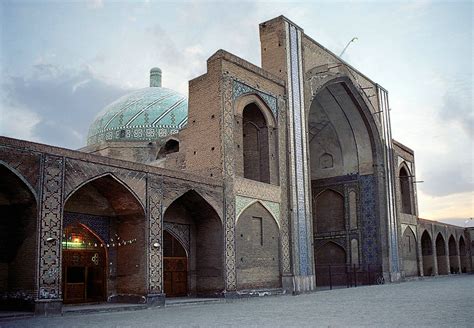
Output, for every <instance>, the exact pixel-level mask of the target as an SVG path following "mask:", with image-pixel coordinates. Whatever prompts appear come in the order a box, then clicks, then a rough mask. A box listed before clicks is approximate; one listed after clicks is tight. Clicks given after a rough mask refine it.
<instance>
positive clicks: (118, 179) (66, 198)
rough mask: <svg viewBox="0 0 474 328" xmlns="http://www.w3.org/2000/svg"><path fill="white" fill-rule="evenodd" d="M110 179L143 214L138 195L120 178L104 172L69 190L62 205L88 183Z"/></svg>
mask: <svg viewBox="0 0 474 328" xmlns="http://www.w3.org/2000/svg"><path fill="white" fill-rule="evenodd" d="M107 177H109V178H111V179H113V180H114V181H115V182H117V183H119V184H120V185H121V186H122V187H123V188H125V189H126V190H127V191H128V192H129V193H130V194H131V195H132V196H133V197H134V198H135V200H136V201H137V202H138V203H139V204H140V206H141V208H142V210H143V212H145V206H144V204H143V203H142V201H141V200H140V197H138V195H137V194H136V193H135V192H134V191H133V190H132V189H131V188H130V187H129V186H128V185H127V184H126V183H125V182H124V181H122V180H121V179H120V178H118V177H117V176H116V175H115V174H113V173H112V172H106V173H102V174H99V175H97V176H94V177H92V178H89V179H87V180H85V181H83V182H81V183H80V184H79V185H77V186H76V187H75V188H74V189H73V190H71V191H70V192H69V194H67V195H66V197H65V199H64V204H66V203H67V201H68V200H69V198H70V197H71V196H72V195H74V194H75V193H76V192H77V191H78V190H79V189H81V188H82V187H84V186H86V185H88V184H89V183H92V182H94V181H97V180H99V179H103V178H107Z"/></svg>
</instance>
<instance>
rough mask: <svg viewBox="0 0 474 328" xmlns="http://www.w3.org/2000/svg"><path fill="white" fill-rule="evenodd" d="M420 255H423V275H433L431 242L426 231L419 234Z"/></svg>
mask: <svg viewBox="0 0 474 328" xmlns="http://www.w3.org/2000/svg"><path fill="white" fill-rule="evenodd" d="M421 255H422V256H423V275H424V276H432V275H433V273H434V272H433V244H432V242H431V237H430V234H429V233H428V231H426V230H425V231H424V232H423V234H422V235H421Z"/></svg>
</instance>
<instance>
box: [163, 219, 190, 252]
mask: <svg viewBox="0 0 474 328" xmlns="http://www.w3.org/2000/svg"><path fill="white" fill-rule="evenodd" d="M163 229H165V230H166V231H168V232H169V233H170V234H171V235H173V237H175V238H176V239H178V240H179V242H180V243H181V245H183V247H184V249H185V250H186V253H187V254H190V250H191V248H190V245H191V238H190V228H189V225H188V224H179V223H173V222H163Z"/></svg>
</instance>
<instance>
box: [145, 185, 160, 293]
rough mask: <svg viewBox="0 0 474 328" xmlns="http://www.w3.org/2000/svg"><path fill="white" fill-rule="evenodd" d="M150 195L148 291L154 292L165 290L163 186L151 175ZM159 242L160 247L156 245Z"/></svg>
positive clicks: (148, 189)
mask: <svg viewBox="0 0 474 328" xmlns="http://www.w3.org/2000/svg"><path fill="white" fill-rule="evenodd" d="M147 195H148V223H149V226H148V247H149V248H148V270H149V271H148V291H149V293H152V294H158V293H162V291H163V281H162V277H163V261H162V259H163V247H162V245H163V231H162V222H163V206H162V203H163V187H162V184H161V183H160V181H158V179H156V178H154V177H150V178H149V180H148V184H147ZM155 243H157V244H158V245H159V247H155V246H154V244H155Z"/></svg>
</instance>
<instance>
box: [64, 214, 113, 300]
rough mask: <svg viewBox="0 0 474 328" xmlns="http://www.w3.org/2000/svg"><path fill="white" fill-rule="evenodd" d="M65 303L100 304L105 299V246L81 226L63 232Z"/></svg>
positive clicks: (70, 226) (71, 227) (70, 227)
mask: <svg viewBox="0 0 474 328" xmlns="http://www.w3.org/2000/svg"><path fill="white" fill-rule="evenodd" d="M62 247H63V263H62V264H63V265H62V270H63V300H64V303H85V302H101V301H105V299H106V292H105V291H106V272H107V251H106V249H107V245H106V243H105V242H104V241H103V240H101V239H100V238H99V237H97V236H96V235H95V234H94V233H93V232H92V231H91V230H90V228H88V227H86V226H85V225H83V224H81V223H76V224H71V225H69V226H67V227H66V228H65V229H64V232H63V238H62Z"/></svg>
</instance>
